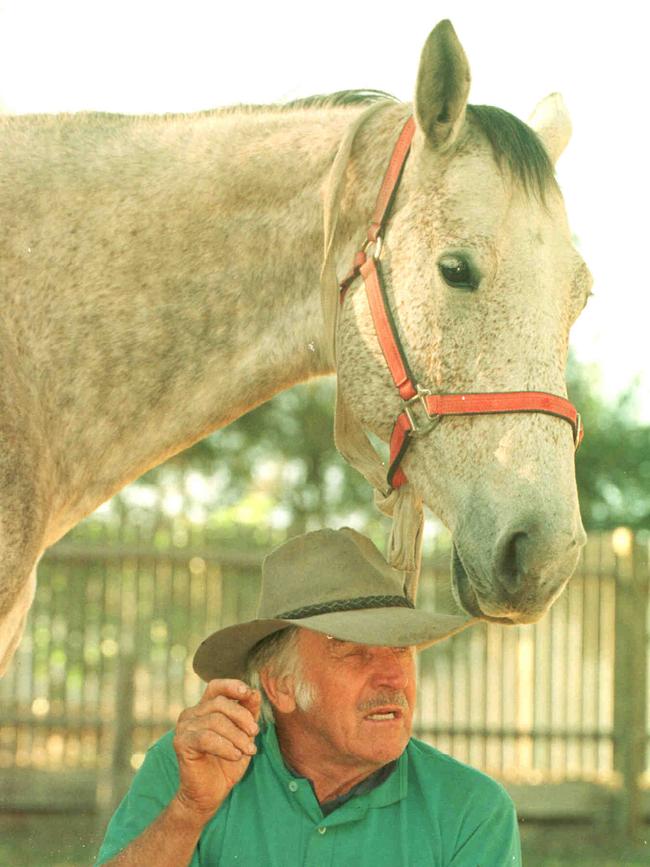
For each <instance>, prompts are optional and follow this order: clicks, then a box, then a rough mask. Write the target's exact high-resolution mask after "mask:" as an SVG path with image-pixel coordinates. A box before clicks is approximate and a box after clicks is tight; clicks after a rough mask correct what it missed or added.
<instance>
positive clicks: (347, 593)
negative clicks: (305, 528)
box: [257, 527, 404, 618]
mask: <svg viewBox="0 0 650 867" xmlns="http://www.w3.org/2000/svg"><path fill="white" fill-rule="evenodd" d="M368 596H404V575H403V573H401V572H398V571H397V570H395V569H392V568H391V567H390V566H389V565H388V564H387V563H386V561H385V560H384V558H383V556H382V555H381V553H380V552H379V550H378V549H377V548H376V547H375V545H374V544H373V543H372V542H371V541H370V540H369V539H367V538H366V537H365V536H362V535H361V534H360V533H357V532H356V530H352V529H350V528H349V527H343V528H342V529H340V530H329V529H326V530H316V531H314V532H313V533H306V534H305V535H302V536H296V537H294V538H293V539H289V541H288V542H285V543H284V544H283V545H280V546H279V547H278V548H276V549H275V550H274V551H271V553H270V554H268V556H267V557H265V558H264V562H263V563H262V587H261V593H260V602H259V608H258V615H257V616H258V618H277V617H281V616H282V615H286V614H287V613H288V612H292V611H296V610H298V609H301V608H308V607H311V606H314V605H326V604H327V603H330V602H335V601H340V600H348V599H350V600H351V599H361V598H364V597H368Z"/></svg>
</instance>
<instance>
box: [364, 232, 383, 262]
mask: <svg viewBox="0 0 650 867" xmlns="http://www.w3.org/2000/svg"><path fill="white" fill-rule="evenodd" d="M373 245H374V249H373V251H372V258H373V259H374V260H375V261H377V259H379V257H380V256H381V248H382V245H383V241H382V238H381V235H377V237H376V239H375V240H374V241H371V240H370V238H368V239H367V240H366V241H365V243H364V245H363V247H362V248H361V250H362V252H364V253H366V254H367V253H368V250H369V249H370V248H371V247H372V246H373Z"/></svg>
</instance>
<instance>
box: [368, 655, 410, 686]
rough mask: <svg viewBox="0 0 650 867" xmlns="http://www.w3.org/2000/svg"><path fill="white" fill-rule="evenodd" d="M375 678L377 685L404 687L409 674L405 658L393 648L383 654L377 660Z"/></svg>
mask: <svg viewBox="0 0 650 867" xmlns="http://www.w3.org/2000/svg"><path fill="white" fill-rule="evenodd" d="M374 665H375V671H374V678H373V680H374V681H375V684H376V685H377V686H388V687H390V688H391V689H404V688H405V687H406V684H407V683H408V679H409V675H408V671H407V670H406V667H405V665H404V660H403V659H402V658H401V657H399V656H398V655H397V654H396V653H395V652H394V651H393V650H389V651H388V652H387V653H385V654H381V655H380V656H379V657H378V658H377V659H376V660H375V664H374Z"/></svg>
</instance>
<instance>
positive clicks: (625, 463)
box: [567, 359, 650, 530]
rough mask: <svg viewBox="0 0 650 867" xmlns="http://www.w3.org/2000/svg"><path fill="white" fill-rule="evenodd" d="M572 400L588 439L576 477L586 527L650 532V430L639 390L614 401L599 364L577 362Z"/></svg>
mask: <svg viewBox="0 0 650 867" xmlns="http://www.w3.org/2000/svg"><path fill="white" fill-rule="evenodd" d="M567 382H568V388H569V398H570V399H571V400H572V401H573V403H574V404H575V405H576V406H577V407H578V408H579V410H580V412H581V414H582V418H583V422H584V426H585V438H584V440H583V442H582V445H581V446H580V448H579V449H578V452H577V454H576V476H577V479H578V491H579V494H580V506H581V511H582V519H583V521H584V524H585V527H586V528H587V529H590V530H595V529H599V530H609V529H613V528H614V527H619V526H627V527H631V528H632V529H635V530H640V529H650V426H649V425H642V424H640V423H639V422H638V421H637V420H636V415H637V406H636V399H637V393H638V386H637V385H636V384H632V385H631V386H630V387H629V388H628V389H627V390H626V391H624V392H623V393H622V394H621V395H619V396H618V398H617V399H616V400H614V401H612V402H608V401H606V400H605V399H604V398H603V396H602V390H601V384H600V374H599V370H598V367H597V366H595V365H581V364H578V363H577V362H575V360H573V359H571V360H570V363H569V368H568V376H567Z"/></svg>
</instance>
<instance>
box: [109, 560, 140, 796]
mask: <svg viewBox="0 0 650 867" xmlns="http://www.w3.org/2000/svg"><path fill="white" fill-rule="evenodd" d="M129 565H131V566H132V568H131V569H126V568H125V569H124V570H123V573H122V587H121V597H122V598H121V612H120V614H121V622H120V656H119V667H118V672H117V683H116V687H117V691H116V696H115V737H114V739H113V753H112V762H111V802H112V803H111V809H114V808H115V807H116V806H117V804H118V802H119V801H120V799H121V798H122V797H123V795H124V794H126V790H127V788H128V786H129V784H130V782H131V777H132V776H133V769H132V767H131V755H132V753H133V726H134V722H135V670H136V658H137V644H136V619H137V613H136V612H137V601H138V594H137V590H138V588H137V579H138V565H137V563H136V564H135V568H133V565H134V564H129Z"/></svg>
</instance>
